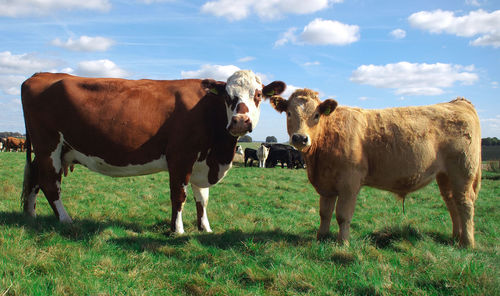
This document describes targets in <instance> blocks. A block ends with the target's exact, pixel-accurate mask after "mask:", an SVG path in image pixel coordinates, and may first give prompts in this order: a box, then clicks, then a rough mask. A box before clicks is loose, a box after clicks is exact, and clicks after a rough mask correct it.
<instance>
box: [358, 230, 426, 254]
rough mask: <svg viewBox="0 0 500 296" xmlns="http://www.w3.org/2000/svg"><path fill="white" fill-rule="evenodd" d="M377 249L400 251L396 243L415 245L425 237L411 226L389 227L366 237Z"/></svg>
mask: <svg viewBox="0 0 500 296" xmlns="http://www.w3.org/2000/svg"><path fill="white" fill-rule="evenodd" d="M366 238H367V239H368V240H369V241H370V242H372V243H373V244H374V245H375V246H376V247H377V248H380V249H387V248H390V249H394V250H396V251H398V250H399V248H398V247H397V246H395V243H397V242H402V241H407V242H409V243H411V244H412V245H414V244H415V243H416V242H417V241H419V240H422V239H423V235H422V234H421V233H420V231H419V230H418V229H416V228H415V227H413V226H411V225H396V226H388V227H385V228H383V229H381V230H377V231H375V232H372V233H370V234H368V235H367V236H366Z"/></svg>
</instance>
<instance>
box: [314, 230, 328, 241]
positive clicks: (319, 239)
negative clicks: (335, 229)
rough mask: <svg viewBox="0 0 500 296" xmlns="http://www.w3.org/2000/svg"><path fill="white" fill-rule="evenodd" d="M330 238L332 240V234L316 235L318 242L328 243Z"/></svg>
mask: <svg viewBox="0 0 500 296" xmlns="http://www.w3.org/2000/svg"><path fill="white" fill-rule="evenodd" d="M329 238H331V233H330V232H326V233H319V232H318V234H317V235H316V239H317V240H318V241H326V240H328V239H329Z"/></svg>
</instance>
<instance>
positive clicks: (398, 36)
mask: <svg viewBox="0 0 500 296" xmlns="http://www.w3.org/2000/svg"><path fill="white" fill-rule="evenodd" d="M391 36H392V37H394V38H396V39H403V38H405V37H406V31H405V30H403V29H395V30H392V31H391Z"/></svg>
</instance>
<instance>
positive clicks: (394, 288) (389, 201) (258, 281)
mask: <svg viewBox="0 0 500 296" xmlns="http://www.w3.org/2000/svg"><path fill="white" fill-rule="evenodd" d="M24 158H25V155H24V154H23V153H0V250H1V252H0V295H300V294H307V295H346V294H347V295H349V294H350V295H443V294H445V295H500V256H499V255H500V254H499V251H500V241H499V238H500V235H499V225H500V211H498V205H499V204H498V202H499V197H500V180H498V174H496V173H485V175H484V177H485V178H484V179H483V183H482V189H481V192H480V196H479V199H478V201H477V203H476V218H475V223H476V245H477V246H476V249H473V250H468V249H459V248H457V246H456V244H455V243H454V242H452V241H451V239H450V237H451V219H450V218H449V215H448V212H447V211H446V207H445V205H444V202H443V201H442V200H441V198H440V196H439V191H438V188H437V186H436V184H434V183H433V184H431V185H429V186H428V187H426V188H424V189H423V190H421V191H418V192H416V193H413V194H411V195H409V196H408V197H407V200H406V203H405V213H403V212H402V206H401V202H400V201H398V200H397V199H396V198H395V197H394V196H393V195H392V194H389V193H386V192H383V191H378V190H375V189H371V188H364V189H363V190H362V191H361V193H360V195H359V198H358V203H357V207H356V212H355V214H354V219H353V223H352V227H351V243H350V245H348V246H341V245H338V244H336V243H335V241H334V239H333V238H332V239H330V240H327V241H323V242H317V241H316V239H315V237H316V231H317V229H318V226H319V215H318V203H319V201H318V200H319V198H318V196H317V194H316V193H315V192H314V190H313V188H312V186H311V185H310V184H309V183H308V182H307V177H306V172H305V170H288V169H281V168H274V169H259V168H256V167H253V168H243V167H241V165H236V166H235V167H234V168H233V169H232V170H231V171H230V172H229V173H228V175H227V176H226V178H225V179H224V180H223V181H222V182H221V183H220V184H218V185H216V186H214V187H212V189H211V195H210V203H209V206H208V215H209V219H210V222H211V226H212V229H213V230H214V233H211V234H203V233H200V232H198V231H197V227H196V207H195V203H194V200H193V198H192V195H191V192H189V194H190V197H189V199H188V202H187V204H186V206H185V208H184V215H183V218H184V223H185V230H186V232H187V234H185V235H182V236H171V235H169V230H168V229H169V223H170V214H171V213H170V211H171V210H170V200H169V189H168V175H167V174H166V173H160V174H156V175H149V176H143V177H135V178H118V179H113V178H109V177H105V176H101V175H97V174H94V173H91V172H89V171H88V170H87V169H85V168H84V167H81V166H78V167H76V168H75V171H74V172H73V173H72V174H70V175H69V176H68V177H67V178H65V179H64V180H63V186H62V187H63V188H62V191H63V201H64V203H65V206H66V209H67V210H68V212H69V214H70V215H71V216H72V218H73V220H74V223H73V224H72V225H61V224H59V223H58V222H57V220H56V219H55V217H54V216H53V214H52V211H51V210H50V209H49V206H48V203H47V201H46V200H45V198H44V196H43V194H40V195H39V198H38V205H37V213H38V217H37V218H36V219H34V220H30V219H27V218H25V217H24V216H23V214H22V212H21V209H20V201H19V196H20V190H21V185H22V176H23V168H24ZM332 225H333V227H332V232H333V234H335V233H336V232H337V225H336V222H335V219H334V220H333V221H332Z"/></svg>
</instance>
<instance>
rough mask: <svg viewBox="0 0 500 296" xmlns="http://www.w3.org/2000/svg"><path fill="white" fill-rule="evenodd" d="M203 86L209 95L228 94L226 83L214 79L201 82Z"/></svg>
mask: <svg viewBox="0 0 500 296" xmlns="http://www.w3.org/2000/svg"><path fill="white" fill-rule="evenodd" d="M201 86H202V87H203V88H204V89H205V90H206V91H207V92H209V93H213V94H214V95H222V94H224V93H225V92H226V83H225V82H222V81H215V80H213V79H204V80H203V81H201Z"/></svg>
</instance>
